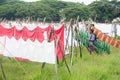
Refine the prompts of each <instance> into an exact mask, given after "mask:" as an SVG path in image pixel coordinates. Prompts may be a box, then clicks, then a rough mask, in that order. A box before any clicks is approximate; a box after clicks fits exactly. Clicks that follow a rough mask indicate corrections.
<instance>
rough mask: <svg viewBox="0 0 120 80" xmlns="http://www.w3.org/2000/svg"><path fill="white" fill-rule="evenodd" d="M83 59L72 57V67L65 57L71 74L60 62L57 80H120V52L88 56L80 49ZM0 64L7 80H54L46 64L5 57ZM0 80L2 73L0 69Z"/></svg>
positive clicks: (113, 50)
mask: <svg viewBox="0 0 120 80" xmlns="http://www.w3.org/2000/svg"><path fill="white" fill-rule="evenodd" d="M82 53H83V57H82V58H80V57H79V53H77V56H74V57H73V65H70V57H69V55H67V56H66V60H67V63H68V65H69V68H70V71H71V74H69V72H68V70H67V67H66V66H65V62H62V61H60V62H59V64H58V65H57V67H58V79H59V80H120V50H119V49H116V48H113V47H111V54H110V55H108V54H105V53H103V54H102V55H97V54H92V55H90V54H89V52H88V51H87V49H86V48H84V47H82ZM0 62H1V63H2V65H3V69H4V72H5V75H6V78H7V80H56V71H55V65H51V64H46V65H45V67H44V68H43V69H42V68H41V65H42V64H41V63H37V62H23V61H16V60H14V59H11V58H7V57H2V56H1V57H0ZM0 80H4V79H3V78H2V71H1V69H0Z"/></svg>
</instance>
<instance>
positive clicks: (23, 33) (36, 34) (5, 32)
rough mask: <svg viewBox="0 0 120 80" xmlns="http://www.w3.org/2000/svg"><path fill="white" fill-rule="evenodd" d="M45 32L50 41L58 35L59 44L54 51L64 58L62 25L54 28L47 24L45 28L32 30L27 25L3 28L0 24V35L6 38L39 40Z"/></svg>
mask: <svg viewBox="0 0 120 80" xmlns="http://www.w3.org/2000/svg"><path fill="white" fill-rule="evenodd" d="M51 30H53V32H54V34H52V35H51V38H50V32H51ZM45 31H46V32H47V38H48V39H49V38H50V41H53V40H55V41H56V40H57V38H56V37H55V36H59V39H58V41H59V44H57V45H58V46H56V44H55V47H56V53H57V57H58V59H59V60H63V59H64V25H62V26H61V27H60V29H57V30H54V28H53V27H51V26H48V27H47V28H40V27H36V28H35V29H33V30H28V28H27V27H24V28H23V29H21V30H18V29H16V27H15V26H14V27H12V28H4V26H2V25H0V36H8V38H12V37H15V39H16V40H19V39H20V38H22V39H23V40H24V41H26V40H28V39H30V40H31V41H33V42H34V41H35V40H38V41H39V42H43V41H44V32H45Z"/></svg>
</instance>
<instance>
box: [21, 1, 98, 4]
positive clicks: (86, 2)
mask: <svg viewBox="0 0 120 80" xmlns="http://www.w3.org/2000/svg"><path fill="white" fill-rule="evenodd" d="M22 1H26V2H33V1H39V0H22ZM62 1H70V2H80V3H81V2H84V3H85V4H86V5H87V4H90V3H91V2H93V1H96V0H62Z"/></svg>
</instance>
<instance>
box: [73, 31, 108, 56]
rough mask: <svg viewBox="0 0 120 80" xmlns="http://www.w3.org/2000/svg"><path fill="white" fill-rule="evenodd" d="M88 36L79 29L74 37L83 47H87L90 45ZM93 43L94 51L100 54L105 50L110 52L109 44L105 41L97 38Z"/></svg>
mask: <svg viewBox="0 0 120 80" xmlns="http://www.w3.org/2000/svg"><path fill="white" fill-rule="evenodd" d="M89 36H90V35H89V34H88V33H86V32H84V31H82V30H81V31H80V32H79V35H78V36H76V37H75V39H78V40H79V41H80V42H81V43H82V44H83V45H84V46H85V47H87V48H88V47H89V45H90V43H89V40H88V39H89ZM94 45H95V47H96V53H98V54H101V53H103V52H105V53H108V54H110V46H109V45H108V44H107V43H105V42H103V41H101V40H98V39H97V41H95V42H94Z"/></svg>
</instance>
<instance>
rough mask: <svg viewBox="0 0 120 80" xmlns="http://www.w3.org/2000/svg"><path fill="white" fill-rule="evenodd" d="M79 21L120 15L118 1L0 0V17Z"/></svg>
mask: <svg viewBox="0 0 120 80" xmlns="http://www.w3.org/2000/svg"><path fill="white" fill-rule="evenodd" d="M78 16H79V21H82V20H87V19H89V18H91V19H92V20H94V21H96V22H111V21H112V20H113V19H114V18H116V17H120V1H118V0H111V1H109V0H100V1H97V0H96V1H94V2H92V3H91V4H89V5H85V4H84V3H73V2H64V1H61V0H40V1H37V2H23V1H20V0H0V18H2V19H4V18H5V19H7V20H15V19H28V18H31V19H33V20H39V21H43V20H45V21H46V22H51V21H54V22H58V21H60V20H61V19H62V18H66V21H69V20H70V19H71V18H73V19H77V17H78Z"/></svg>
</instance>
